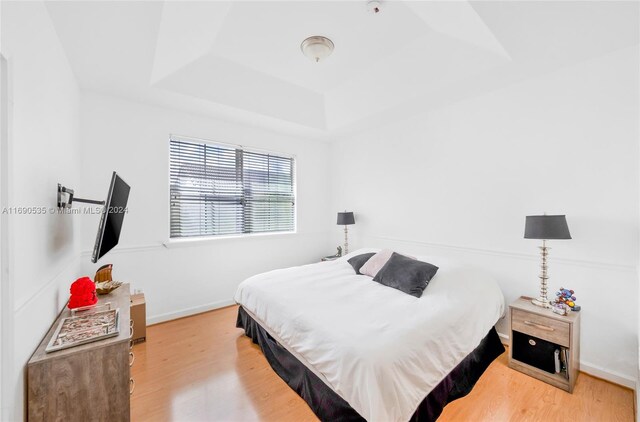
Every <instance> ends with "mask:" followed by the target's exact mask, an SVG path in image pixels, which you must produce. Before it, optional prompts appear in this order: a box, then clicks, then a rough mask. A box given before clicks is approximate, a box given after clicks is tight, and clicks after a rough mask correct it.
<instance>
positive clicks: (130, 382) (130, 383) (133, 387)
mask: <svg viewBox="0 0 640 422" xmlns="http://www.w3.org/2000/svg"><path fill="white" fill-rule="evenodd" d="M135 389H136V382H135V381H134V380H133V378H129V395H131V394H133V390H135Z"/></svg>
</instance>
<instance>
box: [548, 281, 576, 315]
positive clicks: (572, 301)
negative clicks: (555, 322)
mask: <svg viewBox="0 0 640 422" xmlns="http://www.w3.org/2000/svg"><path fill="white" fill-rule="evenodd" d="M573 293H574V291H573V290H569V289H565V288H564V287H560V290H558V291H557V292H556V301H555V303H554V312H555V307H559V306H564V307H565V308H568V309H571V310H572V311H576V312H577V311H579V310H580V307H579V306H578V305H576V297H575V296H574V295H573Z"/></svg>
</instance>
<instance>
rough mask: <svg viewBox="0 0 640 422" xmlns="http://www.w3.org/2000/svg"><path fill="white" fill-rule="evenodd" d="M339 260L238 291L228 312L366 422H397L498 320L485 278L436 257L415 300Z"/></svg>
mask: <svg viewBox="0 0 640 422" xmlns="http://www.w3.org/2000/svg"><path fill="white" fill-rule="evenodd" d="M368 251H374V250H371V249H366V250H359V251H355V252H353V253H352V254H350V255H347V256H346V257H343V258H341V259H338V260H335V261H331V262H323V263H317V264H311V265H305V266H300V267H293V268H286V269H282V270H275V271H271V272H268V273H264V274H260V275H257V276H254V277H251V278H249V279H247V280H245V281H244V282H242V283H241V284H240V286H239V287H238V290H237V292H236V295H235V300H236V302H237V303H239V304H240V305H242V307H243V308H244V309H245V310H246V311H247V312H248V313H249V314H250V315H251V316H252V317H253V318H254V319H255V320H256V321H257V322H258V323H259V324H260V325H261V326H262V327H264V328H265V329H266V330H267V331H268V332H269V333H270V334H271V335H273V336H274V338H276V339H277V340H278V342H280V343H281V344H282V345H283V346H284V347H285V348H286V349H287V350H288V351H289V352H291V353H292V354H293V355H294V356H295V357H296V358H298V359H299V360H300V361H301V362H302V363H304V365H305V366H306V367H307V368H309V370H311V371H312V372H313V373H314V374H316V375H317V376H318V377H319V378H320V379H321V380H322V381H323V382H324V383H325V384H326V385H327V386H329V387H330V388H331V389H332V390H333V391H334V392H335V393H336V394H338V395H339V396H340V397H342V398H343V399H344V400H345V401H346V402H347V403H348V404H349V405H350V406H351V407H352V408H353V409H354V410H356V411H357V412H358V413H359V414H360V415H361V416H362V417H364V418H365V419H367V420H370V421H406V420H408V419H409V418H410V417H411V416H412V414H413V413H414V412H415V411H416V409H417V408H418V406H419V404H420V403H421V402H422V400H423V399H424V398H425V397H426V396H427V395H428V394H429V393H430V392H431V391H432V390H433V388H434V387H436V385H438V383H440V381H441V380H443V379H444V378H445V376H446V375H447V374H448V373H449V372H451V370H453V369H454V368H455V367H456V366H457V365H458V364H459V363H460V362H461V361H462V360H463V359H464V358H465V357H466V356H467V355H469V354H470V353H471V352H472V351H473V350H474V349H475V348H476V347H477V346H478V345H479V344H480V342H481V340H482V339H483V338H484V337H485V335H486V334H487V332H489V330H490V329H491V328H492V327H493V325H494V324H495V323H496V321H497V320H498V319H499V318H500V317H501V316H502V315H503V313H504V298H503V296H502V292H501V291H500V288H499V287H498V285H497V283H496V282H495V281H494V280H493V279H492V278H491V277H490V276H488V275H487V274H484V273H482V272H479V271H477V270H474V269H472V268H469V267H466V266H464V265H461V264H458V263H455V262H453V261H451V260H448V259H446V258H443V257H436V256H432V257H431V256H430V257H418V259H421V260H424V261H427V262H430V263H432V264H434V265H437V266H438V267H440V270H439V271H438V273H437V274H436V276H435V277H434V278H433V280H431V283H430V284H429V286H428V287H427V289H426V290H425V292H424V294H423V295H422V297H421V298H416V297H413V296H410V295H407V294H405V293H403V292H400V291H398V290H395V289H392V288H389V287H386V286H383V285H381V284H378V283H376V282H374V281H373V280H372V279H371V278H370V277H367V276H363V275H357V274H355V272H354V271H353V268H352V267H351V266H350V265H349V263H348V262H347V259H348V258H349V257H351V256H354V255H357V254H359V253H365V252H368Z"/></svg>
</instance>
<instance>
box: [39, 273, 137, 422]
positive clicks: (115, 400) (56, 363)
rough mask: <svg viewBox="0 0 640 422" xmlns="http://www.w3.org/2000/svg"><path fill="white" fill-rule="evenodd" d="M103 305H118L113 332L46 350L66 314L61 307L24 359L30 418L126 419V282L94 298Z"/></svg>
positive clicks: (129, 355) (128, 334)
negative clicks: (115, 332)
mask: <svg viewBox="0 0 640 422" xmlns="http://www.w3.org/2000/svg"><path fill="white" fill-rule="evenodd" d="M106 303H110V304H111V307H112V308H115V309H119V316H118V326H119V332H118V334H117V336H113V337H109V338H105V339H102V340H97V341H93V342H91V343H86V344H82V345H79V346H75V347H70V348H66V349H62V350H57V351H53V352H49V353H47V352H46V348H47V345H48V344H49V342H50V341H51V339H52V337H53V336H54V334H56V330H57V327H58V325H59V323H60V322H61V321H62V320H63V319H65V318H70V317H71V314H72V313H71V311H70V310H69V309H67V308H66V307H65V308H64V309H63V310H62V312H61V313H60V315H58V317H57V319H56V320H55V321H54V323H53V324H52V326H51V328H50V329H49V331H48V332H47V334H46V335H45V336H44V338H43V339H42V341H41V343H40V345H39V346H38V348H37V349H36V351H35V352H34V353H33V355H32V356H31V359H29V362H28V363H27V414H28V420H29V421H50V420H67V421H88V420H110V421H111V420H113V421H129V420H130V413H129V409H130V402H129V399H130V394H131V393H132V392H133V379H131V375H130V364H132V363H133V352H132V350H131V347H132V342H131V341H130V338H131V336H132V335H133V332H132V331H133V327H132V326H131V324H130V318H129V315H130V313H129V307H130V294H129V284H123V285H122V286H120V287H119V288H117V289H116V290H114V291H112V292H111V293H109V294H107V295H103V296H99V299H98V305H104V304H106Z"/></svg>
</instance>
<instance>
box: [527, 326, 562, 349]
mask: <svg viewBox="0 0 640 422" xmlns="http://www.w3.org/2000/svg"><path fill="white" fill-rule="evenodd" d="M523 322H524V323H525V325H530V326H532V327H536V328H539V329H541V330H545V331H555V328H553V327H549V326H547V325H542V324H536V323H535V322H532V321H526V320H525V321H523ZM532 346H533V344H532Z"/></svg>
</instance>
